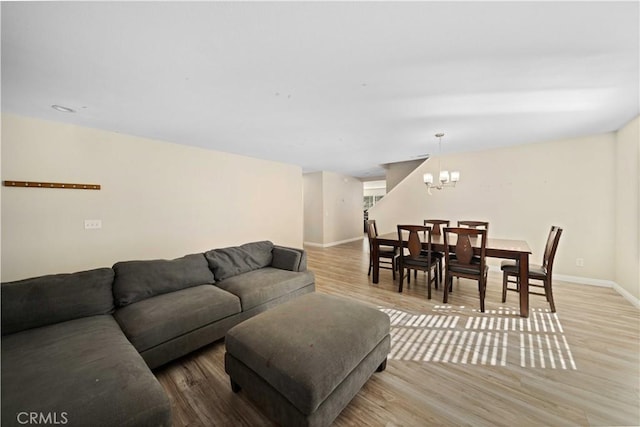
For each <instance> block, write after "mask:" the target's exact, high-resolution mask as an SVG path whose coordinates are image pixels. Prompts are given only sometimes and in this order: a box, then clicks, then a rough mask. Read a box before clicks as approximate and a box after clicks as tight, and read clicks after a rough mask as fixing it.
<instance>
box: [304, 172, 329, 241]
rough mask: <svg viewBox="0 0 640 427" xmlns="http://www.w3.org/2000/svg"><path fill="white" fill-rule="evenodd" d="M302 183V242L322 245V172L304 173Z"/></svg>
mask: <svg viewBox="0 0 640 427" xmlns="http://www.w3.org/2000/svg"><path fill="white" fill-rule="evenodd" d="M303 181H304V241H305V242H307V243H317V244H322V242H323V239H324V237H323V236H324V221H323V219H322V218H323V215H322V212H323V210H324V208H323V202H324V197H323V195H322V172H314V173H305V174H304V175H303Z"/></svg>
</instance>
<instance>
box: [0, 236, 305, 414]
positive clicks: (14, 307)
mask: <svg viewBox="0 0 640 427" xmlns="http://www.w3.org/2000/svg"><path fill="white" fill-rule="evenodd" d="M314 283H315V282H314V276H313V273H311V272H310V271H308V270H307V266H306V254H305V252H304V251H303V250H300V249H293V248H285V247H282V246H274V245H273V244H272V243H271V242H268V241H264V242H254V243H248V244H246V245H242V246H239V247H232V248H224V249H214V250H211V251H208V252H205V253H199V254H192V255H187V256H184V257H182V258H178V259H175V260H150V261H125V262H118V263H116V264H115V265H114V266H113V268H100V269H95V270H90V271H85V272H79V273H72V274H58V275H49V276H42V277H36V278H32V279H26V280H21V281H17V282H8V283H2V286H1V288H0V289H1V291H2V293H1V296H2V359H1V362H2V372H1V378H2V379H1V381H2V426H12V425H24V424H28V423H30V424H34V423H39V424H64V425H69V426H74V425H77V426H88V425H90V426H163V425H167V426H168V425H171V407H170V404H169V400H168V398H167V396H166V394H165V393H164V390H163V388H162V386H161V385H160V384H159V383H158V381H157V380H156V378H155V377H154V375H153V373H152V372H151V369H153V368H156V367H158V366H160V365H163V364H165V363H167V362H169V361H171V360H174V359H176V358H178V357H181V356H183V355H185V354H187V353H189V352H191V351H193V350H196V349H198V348H200V347H202V346H204V345H206V344H209V343H212V342H214V341H216V340H218V339H220V338H223V337H224V335H225V333H226V331H227V330H228V329H229V328H231V327H232V326H234V325H236V324H238V323H240V322H242V321H243V320H245V319H247V318H249V317H251V316H253V315H255V314H258V313H260V312H263V311H265V310H267V309H269V308H271V307H273V306H276V305H278V304H280V303H282V302H284V301H287V300H290V299H292V298H294V297H296V296H298V295H302V294H305V293H308V292H312V291H314V290H315V284H314ZM34 421H35V422H34ZM43 421H45V422H43Z"/></svg>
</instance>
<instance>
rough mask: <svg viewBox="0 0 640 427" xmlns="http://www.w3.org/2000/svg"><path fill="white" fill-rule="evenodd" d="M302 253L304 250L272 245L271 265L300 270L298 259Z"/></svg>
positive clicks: (299, 259) (300, 258) (283, 268)
mask: <svg viewBox="0 0 640 427" xmlns="http://www.w3.org/2000/svg"><path fill="white" fill-rule="evenodd" d="M303 255H304V250H298V249H293V248H286V247H284V246H274V247H273V260H272V261H271V267H275V268H280V269H282V270H289V271H301V270H300V261H301V260H302V256H303Z"/></svg>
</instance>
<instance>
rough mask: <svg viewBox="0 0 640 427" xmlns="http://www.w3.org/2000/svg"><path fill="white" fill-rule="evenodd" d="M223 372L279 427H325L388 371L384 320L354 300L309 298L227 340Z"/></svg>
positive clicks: (268, 314) (255, 319)
mask: <svg viewBox="0 0 640 427" xmlns="http://www.w3.org/2000/svg"><path fill="white" fill-rule="evenodd" d="M225 341H226V350H227V351H226V353H225V371H226V372H227V374H229V377H230V379H231V387H232V389H233V391H234V392H238V391H240V390H241V389H243V390H245V392H246V393H247V394H248V395H249V397H250V398H251V399H252V400H253V401H254V402H255V403H256V404H257V405H258V406H260V407H261V408H262V410H263V411H264V412H265V413H266V414H267V415H268V416H269V417H270V418H271V419H272V420H273V421H275V422H277V423H278V424H279V425H283V426H327V425H329V424H331V422H332V421H333V420H334V419H335V418H336V417H337V416H338V414H340V412H341V411H342V410H343V409H344V408H345V407H346V406H347V404H348V403H349V402H350V401H351V399H352V398H353V397H354V396H355V395H356V394H357V393H358V391H359V390H360V388H361V387H362V386H363V385H364V383H365V382H367V380H368V379H369V377H370V376H371V375H372V374H373V373H374V371H376V370H377V371H382V370H384V369H385V367H386V362H387V355H388V354H389V349H390V342H391V340H390V337H389V317H388V316H387V315H386V314H384V313H382V312H380V311H379V310H376V309H375V308H373V307H370V306H367V305H365V304H362V303H360V302H357V301H355V300H350V299H346V298H341V297H336V296H331V295H323V294H319V293H311V294H307V295H303V296H300V297H298V298H296V299H294V300H291V301H289V302H286V303H284V304H281V305H279V306H278V307H276V308H273V309H271V310H269V311H267V312H264V313H262V314H259V315H257V316H255V317H253V318H251V319H249V320H247V321H245V322H243V323H241V324H239V325H237V326H235V327H233V328H231V329H230V330H229V331H228V332H227V335H226V338H225Z"/></svg>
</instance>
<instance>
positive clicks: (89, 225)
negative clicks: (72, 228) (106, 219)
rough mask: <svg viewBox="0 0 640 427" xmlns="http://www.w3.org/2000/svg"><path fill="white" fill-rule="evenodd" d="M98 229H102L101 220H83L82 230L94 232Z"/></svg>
mask: <svg viewBox="0 0 640 427" xmlns="http://www.w3.org/2000/svg"><path fill="white" fill-rule="evenodd" d="M98 228H102V220H101V219H85V220H84V229H85V230H95V229H98Z"/></svg>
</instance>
